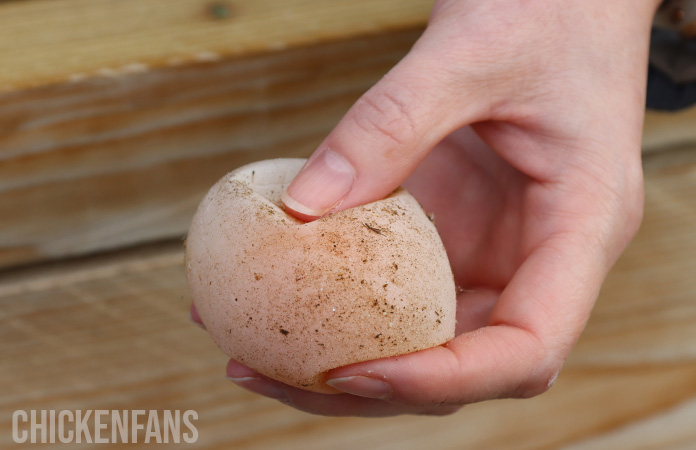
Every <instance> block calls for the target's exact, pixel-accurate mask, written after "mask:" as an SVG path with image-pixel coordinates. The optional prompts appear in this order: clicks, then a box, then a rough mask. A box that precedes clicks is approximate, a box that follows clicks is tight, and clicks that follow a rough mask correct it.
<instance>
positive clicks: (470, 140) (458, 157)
mask: <svg viewBox="0 0 696 450" xmlns="http://www.w3.org/2000/svg"><path fill="white" fill-rule="evenodd" d="M658 3H659V2H658V1H656V0H651V1H641V2H630V1H616V2H604V1H599V0H588V1H585V2H564V1H561V0H552V1H549V0H532V1H527V2H510V1H502V0H489V1H486V2H476V1H468V0H458V1H457V0H442V1H439V2H438V3H437V4H436V6H435V8H434V10H433V13H432V16H431V20H430V24H429V26H428V29H427V30H426V32H425V33H424V35H423V36H422V38H421V39H420V40H419V41H418V42H417V43H416V45H415V46H414V48H413V50H412V51H411V52H410V53H409V55H407V56H406V57H405V58H404V59H403V60H402V61H401V62H400V63H399V64H398V65H397V66H396V67H395V68H394V69H393V70H392V71H391V72H390V73H389V74H387V75H386V76H385V77H384V78H383V79H382V80H381V81H380V82H379V83H378V84H377V85H375V86H374V87H373V88H372V89H371V90H370V91H368V92H367V93H366V94H365V95H364V96H363V97H362V98H361V99H360V100H359V101H358V102H357V103H356V104H355V105H354V106H353V108H352V109H351V110H350V111H349V112H348V113H347V114H346V116H345V117H344V118H343V120H342V121H341V122H340V123H339V125H338V126H337V127H336V128H335V129H334V130H333V131H332V132H331V133H330V134H329V136H328V137H327V138H326V139H325V141H324V142H323V143H322V144H321V146H320V147H319V149H318V150H317V151H316V152H315V153H314V155H313V156H312V158H310V161H309V162H308V164H307V165H306V166H305V168H304V169H303V171H302V172H301V173H300V174H299V175H298V176H297V178H296V179H295V180H294V182H293V184H291V186H290V187H289V188H288V191H287V192H286V195H285V196H284V202H285V205H286V207H287V208H288V210H289V211H290V212H291V213H292V214H294V215H296V216H298V217H300V218H303V219H305V220H312V219H315V218H317V217H320V216H322V215H324V214H327V213H330V212H333V211H337V210H341V209H345V208H350V207H353V206H356V205H360V204H364V203H367V202H370V201H374V200H377V199H380V198H382V197H384V196H386V195H388V194H389V193H390V192H391V191H392V190H393V189H395V188H396V187H397V186H398V185H400V184H402V183H404V182H405V185H406V186H407V188H409V190H411V192H412V193H413V194H414V195H415V196H416V198H418V199H419V200H420V201H421V203H422V204H423V205H424V207H425V209H426V210H428V211H433V212H434V213H435V221H436V225H437V227H438V230H439V231H440V234H441V236H442V239H443V241H444V243H445V247H446V248H447V251H448V256H449V258H450V262H451V264H452V268H453V272H454V274H455V281H456V283H457V284H458V285H459V286H461V287H462V288H464V289H465V290H464V292H462V293H461V294H460V295H459V297H458V301H459V307H458V330H457V336H456V337H455V338H454V339H453V340H452V341H450V342H449V343H447V344H446V345H443V346H439V347H436V348H432V349H428V350H423V351H420V352H416V353H412V354H408V355H404V356H399V357H393V358H386V359H381V360H376V361H369V362H364V363H358V364H353V365H350V366H346V367H341V368H337V369H334V370H332V371H331V372H330V373H329V374H328V379H329V381H328V384H329V385H331V386H333V387H334V388H336V389H338V390H341V391H343V392H345V394H339V395H323V394H316V393H312V392H307V391H302V390H299V389H295V388H292V387H290V386H286V385H283V384H281V383H278V382H276V381H273V380H270V379H267V378H265V377H263V376H261V375H258V374H256V373H255V372H253V371H251V370H250V369H248V368H246V367H244V366H242V365H240V364H239V363H236V362H235V361H230V363H229V365H228V368H227V371H228V375H229V376H230V377H232V378H233V379H235V380H236V381H238V382H239V384H241V385H242V386H244V387H246V388H248V389H251V390H254V391H256V392H259V393H262V394H265V395H268V396H271V397H274V398H278V399H280V400H282V401H284V402H286V403H288V404H291V405H292V406H294V407H296V408H298V409H301V410H304V411H309V412H313V413H318V414H327V415H360V416H383V415H394V414H400V413H423V414H446V413H450V412H453V411H456V410H457V409H458V408H459V407H460V406H461V405H464V404H467V403H471V402H477V401H481V400H486V399H492V398H500V397H530V396H534V395H537V394H539V393H542V392H544V391H545V390H547V389H548V388H549V387H550V386H551V385H552V384H553V382H554V381H555V379H556V377H557V375H558V373H559V371H560V370H561V367H562V365H563V362H564V361H565V359H566V357H567V356H568V354H569V352H570V350H571V348H572V347H573V345H574V343H575V342H576V340H577V338H578V336H579V335H580V333H581V331H582V330H583V328H584V326H585V323H586V321H587V318H588V316H589V314H590V311H591V309H592V307H593V305H594V302H595V300H596V297H597V295H598V292H599V288H600V286H601V284H602V282H603V280H604V278H605V276H606V274H607V272H608V270H609V269H610V268H611V266H612V265H613V263H614V262H615V260H616V259H617V258H618V256H619V255H620V253H621V252H622V251H623V249H624V248H625V246H626V245H627V244H628V242H629V241H630V239H631V238H632V236H633V235H634V234H635V232H636V230H637V228H638V226H639V223H640V220H641V215H642V172H641V162H640V140H641V129H642V119H643V109H644V95H645V94H644V91H645V84H646V80H645V76H646V75H645V74H646V67H647V49H648V41H649V32H650V23H651V20H652V15H653V14H654V12H655V9H656V8H657V4H658ZM407 178H408V179H407Z"/></svg>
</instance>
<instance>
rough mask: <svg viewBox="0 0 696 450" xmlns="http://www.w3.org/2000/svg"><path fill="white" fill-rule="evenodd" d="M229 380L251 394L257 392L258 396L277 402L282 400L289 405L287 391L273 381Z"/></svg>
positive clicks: (252, 379) (231, 378)
mask: <svg viewBox="0 0 696 450" xmlns="http://www.w3.org/2000/svg"><path fill="white" fill-rule="evenodd" d="M227 379H228V380H230V381H231V382H233V383H235V384H236V385H237V386H240V387H243V388H244V389H246V390H249V391H251V392H256V393H257V394H261V395H263V396H266V397H269V398H272V399H275V400H280V401H281V402H284V403H287V401H288V399H287V396H286V395H285V391H284V390H283V389H282V388H280V387H278V385H277V384H275V383H273V382H272V381H267V380H263V379H261V378H256V377H241V378H235V377H227Z"/></svg>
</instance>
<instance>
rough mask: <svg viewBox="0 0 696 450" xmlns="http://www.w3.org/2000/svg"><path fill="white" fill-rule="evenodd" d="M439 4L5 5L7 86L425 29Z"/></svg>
mask: <svg viewBox="0 0 696 450" xmlns="http://www.w3.org/2000/svg"><path fill="white" fill-rule="evenodd" d="M432 4H433V2H432V0H410V1H408V2H403V1H401V0H357V1H351V2H327V1H323V0H282V1H279V0H254V1H246V2H241V1H232V0H177V1H171V0H118V1H110V0H25V1H11V2H0V54H2V56H3V70H2V71H0V92H2V91H8V90H15V91H16V90H21V89H26V88H28V87H41V86H45V85H48V84H55V83H63V82H70V81H73V82H75V83H78V84H79V83H80V82H81V81H83V80H85V79H89V78H93V77H106V78H112V77H117V76H119V75H122V74H132V73H135V74H138V73H142V72H147V71H148V70H152V69H157V68H161V67H167V66H181V65H186V64H190V63H196V62H206V61H212V62H215V61H219V60H223V59H234V58H237V57H245V56H249V55H253V54H260V53H268V52H278V51H281V50H285V49H291V48H297V47H304V46H308V45H314V44H316V43H327V42H332V41H340V40H346V39H350V38H354V37H361V36H368V35H377V34H386V33H389V32H391V31H396V30H405V29H412V28H421V27H423V25H424V24H425V21H426V20H427V17H428V14H429V11H430V8H431V7H432Z"/></svg>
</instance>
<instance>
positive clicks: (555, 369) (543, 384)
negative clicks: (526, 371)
mask: <svg viewBox="0 0 696 450" xmlns="http://www.w3.org/2000/svg"><path fill="white" fill-rule="evenodd" d="M560 371H561V364H548V365H546V366H545V367H540V368H539V369H538V370H537V371H536V372H535V373H534V374H533V375H532V376H530V377H528V378H527V379H525V380H524V381H523V382H522V383H520V385H519V386H518V387H517V389H516V391H515V394H514V395H513V397H514V398H532V397H536V396H537V395H541V394H543V393H545V392H546V391H548V390H549V389H551V387H552V386H553V385H554V384H555V383H556V379H557V378H558V374H559V373H560Z"/></svg>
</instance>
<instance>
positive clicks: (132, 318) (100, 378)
mask: <svg viewBox="0 0 696 450" xmlns="http://www.w3.org/2000/svg"><path fill="white" fill-rule="evenodd" d="M690 154H691V155H693V154H694V153H693V152H691V153H690ZM677 156H678V157H677V158H672V154H671V152H670V153H666V154H661V155H654V156H651V157H650V158H649V159H648V160H647V161H646V180H647V181H646V214H645V221H644V225H643V227H642V228H641V230H640V232H639V234H638V236H637V238H636V239H635V240H634V242H633V243H632V244H631V245H630V247H629V249H628V250H627V252H626V253H625V254H624V255H623V257H622V258H621V259H620V261H619V262H618V264H617V265H616V267H615V268H614V270H613V271H612V273H611V274H610V276H609V278H608V280H607V283H606V284H605V286H604V289H603V290H602V293H601V296H600V300H599V302H598V304H597V307H596V309H595V311H594V313H593V315H592V318H591V319H590V322H589V324H588V327H587V329H586V331H585V333H584V334H583V336H582V337H581V339H580V341H579V343H578V345H577V347H576V348H575V349H574V351H573V353H572V355H571V357H570V358H569V360H568V362H567V365H566V368H565V370H564V371H563V373H562V374H561V376H560V378H559V380H558V383H557V384H556V386H554V388H553V389H552V390H551V391H550V392H548V393H547V394H544V395H542V396H540V397H538V398H535V399H531V400H524V401H518V400H514V401H513V400H505V401H495V402H485V403H482V404H478V405H471V406H469V407H466V408H464V409H462V410H461V411H460V412H459V413H457V414H455V415H453V416H449V417H444V418H428V417H397V418H391V419H383V420H370V419H359V418H322V417H315V416H310V415H307V414H304V413H300V412H297V411H294V410H292V409H290V408H288V407H286V406H284V405H282V404H279V403H276V402H274V401H271V400H267V399H265V398H261V397H259V396H256V395H253V394H249V393H247V392H244V391H243V390H241V389H239V388H236V387H234V386H233V385H231V384H230V383H229V382H227V380H225V379H224V363H225V361H226V358H225V357H224V356H223V355H222V354H221V353H220V352H219V351H218V350H217V348H215V346H214V345H213V344H212V342H211V341H210V339H209V337H208V336H207V335H206V334H205V333H204V332H203V331H201V330H199V329H198V328H196V327H194V326H192V325H191V324H190V323H188V320H187V318H186V317H187V307H188V304H189V297H188V293H187V288H186V284H185V280H184V276H183V267H182V266H183V263H182V250H181V244H180V243H173V244H168V245H162V246H156V247H150V248H144V249H140V250H135V251H128V252H124V253H119V254H116V255H113V256H111V255H103V256H99V257H92V258H87V259H84V260H78V261H74V262H72V263H70V264H53V265H49V266H46V267H38V268H28V269H24V270H14V271H8V272H5V273H4V274H0V342H2V345H1V346H0V361H2V365H1V366H0V392H3V395H2V396H1V397H0V447H3V448H13V447H12V442H11V434H10V428H9V427H10V417H11V414H12V412H13V411H14V410H16V409H158V410H162V409H182V410H186V409H195V410H196V411H198V413H199V420H198V422H197V423H196V424H197V427H198V428H199V441H198V443H197V445H196V448H203V449H229V448H234V449H258V450H262V449H267V448H284V449H309V450H312V449H317V450H319V449H326V448H332V449H349V448H350V449H352V448H370V449H377V450H387V449H406V450H408V449H422V448H438V449H461V448H467V449H474V450H476V449H490V448H505V449H513V450H515V449H520V450H523V449H530V450H531V449H534V450H539V449H557V448H568V449H576V450H586V449H605V448H612V449H631V450H641V449H644V450H648V449H654V448H660V449H687V448H694V447H696V431H695V430H694V427H693V424H694V423H695V422H696V406H695V405H696V302H694V296H695V295H696V278H695V277H694V276H693V274H694V273H696V261H695V260H694V258H693V255H694V254H696V231H695V230H696V204H694V202H693V192H695V191H696V160H694V159H691V160H690V161H686V160H684V158H683V157H682V156H679V155H677ZM39 445H40V444H37V445H36V446H32V445H27V444H23V445H22V446H21V448H34V447H37V448H38V446H39ZM140 447H144V445H141V446H134V448H140ZM17 448H20V446H17Z"/></svg>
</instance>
